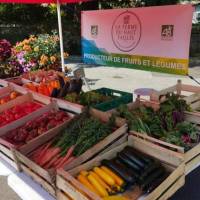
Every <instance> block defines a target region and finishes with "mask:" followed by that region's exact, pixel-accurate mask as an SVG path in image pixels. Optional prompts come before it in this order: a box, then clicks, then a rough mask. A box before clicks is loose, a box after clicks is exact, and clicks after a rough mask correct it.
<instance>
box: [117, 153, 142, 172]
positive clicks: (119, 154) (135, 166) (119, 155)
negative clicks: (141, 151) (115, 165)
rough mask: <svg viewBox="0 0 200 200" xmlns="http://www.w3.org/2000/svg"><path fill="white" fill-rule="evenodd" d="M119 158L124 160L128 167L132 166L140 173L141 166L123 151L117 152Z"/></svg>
mask: <svg viewBox="0 0 200 200" xmlns="http://www.w3.org/2000/svg"><path fill="white" fill-rule="evenodd" d="M117 158H118V159H119V160H120V161H121V162H123V163H124V164H125V165H126V166H127V167H130V168H132V169H133V170H135V171H137V172H138V173H139V172H140V171H141V168H140V167H139V166H138V165H137V164H136V163H134V162H132V161H131V160H130V159H129V158H128V157H127V156H126V155H125V154H124V153H123V152H120V153H118V154H117Z"/></svg>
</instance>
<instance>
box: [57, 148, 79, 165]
mask: <svg viewBox="0 0 200 200" xmlns="http://www.w3.org/2000/svg"><path fill="white" fill-rule="evenodd" d="M74 148H75V146H74V145H73V146H71V147H70V148H69V149H68V151H67V154H66V155H65V156H64V158H63V160H62V162H60V163H59V164H58V165H57V166H58V167H60V166H62V165H63V163H65V162H66V161H67V160H68V159H69V158H70V157H71V155H72V153H73V151H74Z"/></svg>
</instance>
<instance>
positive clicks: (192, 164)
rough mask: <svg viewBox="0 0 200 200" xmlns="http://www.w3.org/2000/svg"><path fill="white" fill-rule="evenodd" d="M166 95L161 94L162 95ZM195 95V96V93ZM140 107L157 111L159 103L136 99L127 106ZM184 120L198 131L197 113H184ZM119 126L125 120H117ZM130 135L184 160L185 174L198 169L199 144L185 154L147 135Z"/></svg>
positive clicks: (198, 115) (174, 146) (105, 114)
mask: <svg viewBox="0 0 200 200" xmlns="http://www.w3.org/2000/svg"><path fill="white" fill-rule="evenodd" d="M198 90H199V87H195V88H194V89H193V92H196V91H198ZM164 94H166V93H163V95H164ZM195 95H197V94H196V93H195ZM185 98H186V99H188V98H191V97H190V96H188V97H184V99H185ZM140 106H147V107H152V108H153V109H155V110H157V109H158V108H159V106H160V102H157V101H146V100H143V99H141V98H140V97H139V98H137V99H136V101H135V102H133V103H130V104H128V108H129V109H136V108H138V107H140ZM114 113H116V110H112V111H110V113H102V112H101V113H100V114H101V115H102V116H107V117H109V116H111V115H112V114H114ZM184 117H185V120H186V121H188V122H191V123H193V124H195V125H196V126H197V128H198V129H199V131H200V113H198V112H184ZM117 121H118V123H119V124H124V123H126V120H125V119H123V118H119V117H118V119H117ZM130 133H131V134H133V135H134V136H136V137H138V138H140V139H143V140H145V141H148V142H150V143H154V144H156V145H157V146H160V147H162V150H166V151H169V152H171V153H172V154H173V153H175V154H177V153H178V154H179V157H182V158H184V160H185V163H186V167H185V174H188V173H190V172H191V171H192V170H194V169H195V168H196V167H198V164H200V143H198V144H196V145H195V146H194V147H193V148H192V149H190V150H189V151H187V152H185V150H184V148H183V147H181V146H177V145H173V144H170V143H167V142H164V141H161V140H159V139H155V138H153V137H150V136H148V135H147V134H142V133H138V132H136V131H132V130H130Z"/></svg>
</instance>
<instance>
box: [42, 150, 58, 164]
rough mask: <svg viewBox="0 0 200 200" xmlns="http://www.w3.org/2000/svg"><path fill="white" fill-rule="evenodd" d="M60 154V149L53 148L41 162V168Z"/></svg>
mask: <svg viewBox="0 0 200 200" xmlns="http://www.w3.org/2000/svg"><path fill="white" fill-rule="evenodd" d="M59 153H60V148H59V147H56V148H52V149H51V150H50V151H49V152H48V153H46V154H45V156H44V157H43V158H42V160H41V162H40V166H44V165H45V164H46V163H48V162H50V160H51V159H53V158H54V157H55V156H57V155H58V154H59Z"/></svg>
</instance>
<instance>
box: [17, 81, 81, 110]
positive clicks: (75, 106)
mask: <svg viewBox="0 0 200 200" xmlns="http://www.w3.org/2000/svg"><path fill="white" fill-rule="evenodd" d="M20 81H21V83H22V84H25V83H28V82H31V81H30V80H27V79H24V78H20ZM32 83H33V84H35V85H38V83H35V82H32ZM15 87H21V86H17V85H15ZM22 88H23V87H22ZM26 90H27V91H29V92H30V93H32V94H33V96H39V97H40V98H41V99H45V98H47V99H53V100H55V101H56V103H57V104H58V106H59V108H61V109H64V110H68V111H70V112H73V113H78V114H80V113H82V112H83V109H84V106H82V105H80V104H76V103H71V102H69V101H66V100H64V99H59V98H51V97H48V96H45V95H43V94H40V93H37V92H34V91H32V90H30V89H28V88H26Z"/></svg>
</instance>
